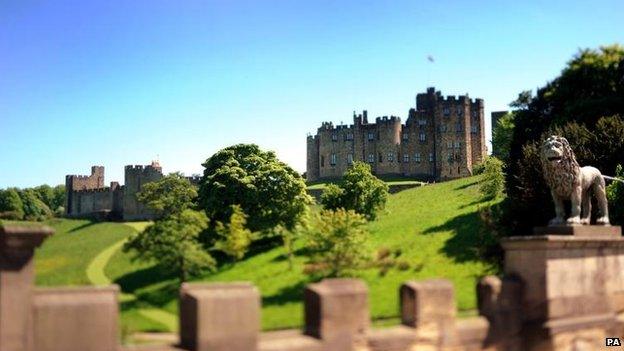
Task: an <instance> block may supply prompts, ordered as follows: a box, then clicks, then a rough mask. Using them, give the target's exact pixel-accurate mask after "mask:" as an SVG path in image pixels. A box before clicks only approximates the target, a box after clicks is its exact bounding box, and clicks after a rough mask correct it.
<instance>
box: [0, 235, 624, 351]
mask: <svg viewBox="0 0 624 351" xmlns="http://www.w3.org/2000/svg"><path fill="white" fill-rule="evenodd" d="M50 235H52V231H51V230H49V229H46V228H34V227H3V228H0V349H2V350H9V351H33V350H37V351H42V350H43V351H53V350H54V351H56V350H59V351H60V350H69V351H71V350H76V351H77V350H92V351H99V350H102V351H105V350H106V351H110V350H128V351H130V350H145V351H147V350H152V351H156V350H160V351H164V350H169V351H171V350H197V351H226V350H227V351H254V350H256V351H342V350H345V351H356V350H357V351H412V350H440V351H442V350H445V351H450V350H453V351H462V350H466V351H468V350H470V351H472V350H531V351H538V350H539V351H549V350H602V349H603V348H604V346H605V338H607V337H621V336H622V335H623V333H624V323H623V322H622V316H623V313H624V298H623V297H624V271H622V269H621V267H622V266H623V265H624V239H623V238H622V236H621V230H620V228H619V227H589V226H584V227H574V228H564V229H560V228H559V229H552V228H547V229H537V231H536V235H533V236H526V237H514V238H509V239H505V240H504V241H503V243H502V245H503V247H504V249H505V257H506V260H505V269H504V271H505V274H504V275H503V277H502V278H499V277H495V276H488V277H484V278H482V279H481V280H480V281H479V283H478V285H477V289H476V293H477V300H478V308H479V316H477V317H470V318H457V312H456V307H455V296H454V290H453V285H452V283H451V282H449V281H446V280H442V279H432V280H425V281H407V282H405V283H404V284H402V285H401V287H400V289H399V291H398V292H397V293H398V294H399V297H400V308H399V311H398V313H399V316H400V325H397V326H394V327H388V328H383V329H374V328H371V321H370V307H369V304H370V302H369V297H368V288H367V286H366V284H365V283H364V282H363V281H361V280H358V279H326V280H323V281H321V282H319V283H315V284H310V285H308V286H307V287H306V288H305V289H304V293H303V304H304V309H303V312H304V321H305V325H304V327H303V329H302V331H295V330H291V331H276V332H264V333H263V332H260V313H261V295H260V292H259V291H258V289H257V288H256V287H254V286H253V285H252V284H249V283H242V282H241V283H207V284H203V283H201V284H183V285H182V287H181V289H180V305H179V306H180V331H179V342H177V343H175V344H171V345H145V346H122V345H120V336H119V325H118V320H119V305H118V292H119V291H118V288H117V287H115V286H112V287H84V288H76V287H72V288H51V289H50V288H46V289H41V288H37V289H34V288H33V286H32V284H33V276H34V272H33V264H32V262H33V253H34V250H35V248H36V247H37V246H39V245H40V244H41V243H42V241H43V240H44V239H45V238H46V237H48V236H50Z"/></svg>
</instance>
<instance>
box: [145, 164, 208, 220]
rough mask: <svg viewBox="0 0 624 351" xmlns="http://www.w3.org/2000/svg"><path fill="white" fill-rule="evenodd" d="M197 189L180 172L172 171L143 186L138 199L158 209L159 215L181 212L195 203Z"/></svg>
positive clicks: (165, 215)
mask: <svg viewBox="0 0 624 351" xmlns="http://www.w3.org/2000/svg"><path fill="white" fill-rule="evenodd" d="M196 197H197V190H195V187H194V186H193V185H192V184H191V182H189V180H188V179H186V178H184V176H182V174H180V173H171V174H169V175H167V176H165V177H162V178H161V179H159V180H158V181H155V182H150V183H147V184H145V185H143V187H142V188H141V192H139V193H138V194H137V199H138V200H139V201H140V202H142V203H144V204H146V205H147V206H148V207H150V208H151V209H153V210H154V211H156V213H157V214H158V215H159V217H168V216H171V215H173V214H178V213H181V212H182V211H184V210H186V209H188V208H190V207H191V205H192V204H193V200H194V199H195V198H196Z"/></svg>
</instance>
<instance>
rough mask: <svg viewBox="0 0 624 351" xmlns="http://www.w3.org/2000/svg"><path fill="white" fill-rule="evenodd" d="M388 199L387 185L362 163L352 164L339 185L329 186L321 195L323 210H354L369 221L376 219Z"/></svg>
mask: <svg viewBox="0 0 624 351" xmlns="http://www.w3.org/2000/svg"><path fill="white" fill-rule="evenodd" d="M387 199H388V185H387V184H386V183H384V182H383V181H382V180H380V179H379V178H377V177H375V176H374V175H373V174H372V173H371V168H370V166H369V165H368V164H366V163H364V162H354V163H353V165H352V166H351V167H349V169H347V171H346V172H345V174H344V175H343V177H342V181H341V182H340V183H339V184H330V185H328V186H327V187H326V188H325V191H323V194H322V195H321V204H322V205H323V207H324V208H325V209H329V210H334V209H338V208H344V209H347V210H354V211H355V212H357V213H359V214H361V215H363V216H365V217H366V218H367V219H369V220H373V219H375V218H376V217H377V214H378V213H379V211H381V210H382V209H383V208H384V207H385V205H386V201H387Z"/></svg>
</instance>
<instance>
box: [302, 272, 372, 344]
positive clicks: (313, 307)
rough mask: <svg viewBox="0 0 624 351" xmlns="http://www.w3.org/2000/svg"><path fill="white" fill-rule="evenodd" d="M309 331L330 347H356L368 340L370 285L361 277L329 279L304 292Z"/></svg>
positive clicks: (307, 330)
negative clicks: (360, 278)
mask: <svg viewBox="0 0 624 351" xmlns="http://www.w3.org/2000/svg"><path fill="white" fill-rule="evenodd" d="M304 305H305V306H304V312H305V334H306V335H309V336H313V337H315V338H319V339H321V340H323V343H324V344H325V345H326V348H327V349H329V350H345V351H348V350H355V349H358V348H361V347H362V346H363V345H365V344H366V334H367V332H368V328H369V325H370V316H369V309H368V288H367V287H366V284H364V282H362V281H361V280H357V279H325V280H323V281H322V282H320V283H316V284H310V285H308V286H307V287H306V289H305V292H304Z"/></svg>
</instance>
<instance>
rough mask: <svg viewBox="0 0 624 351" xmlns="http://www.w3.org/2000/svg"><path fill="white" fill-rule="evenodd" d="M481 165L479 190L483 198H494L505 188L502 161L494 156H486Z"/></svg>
mask: <svg viewBox="0 0 624 351" xmlns="http://www.w3.org/2000/svg"><path fill="white" fill-rule="evenodd" d="M483 166H484V167H483V179H482V180H481V186H480V187H479V190H480V191H481V194H482V195H483V197H484V198H485V199H494V198H496V197H498V196H500V195H501V194H502V193H503V190H504V189H505V173H503V162H502V161H501V160H499V159H497V158H496V157H494V156H489V157H486V159H485V161H484V162H483Z"/></svg>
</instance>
